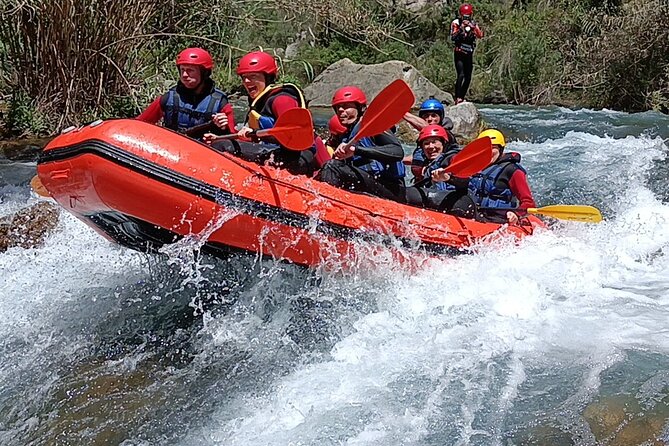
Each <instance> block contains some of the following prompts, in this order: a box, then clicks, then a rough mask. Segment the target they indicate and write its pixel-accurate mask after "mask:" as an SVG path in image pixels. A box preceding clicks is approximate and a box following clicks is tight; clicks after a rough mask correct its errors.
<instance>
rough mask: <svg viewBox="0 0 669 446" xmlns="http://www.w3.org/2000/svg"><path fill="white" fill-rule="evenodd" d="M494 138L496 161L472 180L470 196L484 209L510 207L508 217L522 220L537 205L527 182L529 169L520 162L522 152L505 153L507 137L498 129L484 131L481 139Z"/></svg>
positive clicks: (507, 212) (511, 221)
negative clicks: (526, 210) (527, 210)
mask: <svg viewBox="0 0 669 446" xmlns="http://www.w3.org/2000/svg"><path fill="white" fill-rule="evenodd" d="M484 137H488V138H490V140H491V142H492V160H491V162H490V164H489V165H488V167H486V168H485V169H483V170H482V171H481V172H479V173H477V174H476V175H474V176H472V177H471V179H470V180H469V195H470V196H471V197H472V198H473V199H474V202H475V203H476V204H477V206H479V208H480V209H481V210H484V211H489V210H492V211H495V210H502V211H504V210H507V209H508V211H506V213H505V216H506V220H507V221H508V222H509V223H511V224H516V223H518V220H519V216H524V215H525V214H526V212H525V209H527V208H533V207H536V204H535V202H534V198H533V197H532V191H531V190H530V186H529V184H528V183H527V172H526V171H525V169H524V168H523V167H522V166H521V165H520V154H519V153H516V152H508V153H504V150H505V148H506V139H505V138H504V134H503V133H502V132H500V131H499V130H497V129H488V130H484V131H483V132H481V133H480V134H479V135H478V137H477V138H484Z"/></svg>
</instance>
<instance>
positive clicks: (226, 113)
mask: <svg viewBox="0 0 669 446" xmlns="http://www.w3.org/2000/svg"><path fill="white" fill-rule="evenodd" d="M176 66H177V68H178V70H179V81H178V82H177V85H175V86H174V87H172V88H171V89H170V90H169V91H168V92H167V93H165V94H163V95H162V96H159V97H157V98H156V99H155V100H154V101H153V102H152V103H151V104H150V105H149V106H148V107H147V108H146V110H144V111H143V112H142V113H141V114H140V115H139V116H138V117H137V118H136V119H138V120H140V121H144V122H149V123H151V124H156V123H157V122H158V121H160V119H161V118H162V120H163V124H164V125H165V127H167V128H169V129H172V130H176V131H179V132H183V133H186V134H187V135H188V136H191V137H193V138H195V139H202V137H203V135H204V134H205V133H206V132H213V131H216V132H217V134H225V133H233V132H234V131H235V117H234V114H233V111H232V106H231V105H230V104H229V103H228V98H227V96H226V94H225V93H223V92H222V91H221V90H219V89H217V88H216V86H215V85H214V81H213V80H212V79H211V70H212V69H213V68H214V61H213V59H212V58H211V55H210V54H209V53H208V52H207V51H205V50H203V49H202V48H186V49H185V50H183V51H182V52H181V53H179V55H178V56H177V59H176ZM207 124H210V125H208V126H207Z"/></svg>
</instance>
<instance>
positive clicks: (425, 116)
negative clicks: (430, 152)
mask: <svg viewBox="0 0 669 446" xmlns="http://www.w3.org/2000/svg"><path fill="white" fill-rule="evenodd" d="M404 120H405V121H407V122H408V123H409V124H411V125H412V126H413V127H414V128H415V129H416V130H423V129H424V128H425V127H427V126H428V125H440V126H442V127H443V128H444V130H445V133H446V141H445V149H446V151H449V150H453V149H455V150H457V149H459V147H458V146H457V141H456V140H455V135H453V133H452V132H451V130H452V129H453V121H451V119H450V118H449V117H447V116H446V110H445V109H444V106H443V104H442V103H441V102H440V101H439V100H437V99H435V98H434V97H433V96H430V98H429V99H428V100H426V101H424V102H423V103H422V104H421V105H420V108H419V109H418V116H415V115H412V114H411V113H407V114H406V115H405V116H404ZM407 158H408V157H407ZM426 161H427V160H426V158H425V153H424V152H423V149H422V148H421V147H420V145H418V146H417V147H416V149H414V151H413V155H412V157H411V171H412V172H413V174H414V181H420V180H422V177H423V175H422V172H423V168H424V167H425V163H426Z"/></svg>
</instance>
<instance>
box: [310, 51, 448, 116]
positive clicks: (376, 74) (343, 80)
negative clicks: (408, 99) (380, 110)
mask: <svg viewBox="0 0 669 446" xmlns="http://www.w3.org/2000/svg"><path fill="white" fill-rule="evenodd" d="M395 79H404V80H405V81H406V83H407V84H409V86H410V87H411V89H412V90H413V92H414V94H415V95H416V103H415V106H416V107H417V106H418V105H420V103H421V102H422V101H424V100H425V99H427V98H429V97H430V96H434V97H435V98H437V99H439V100H441V101H445V102H446V103H447V104H452V103H453V96H451V95H450V94H449V93H446V92H445V91H443V90H441V89H439V87H437V86H436V85H434V84H433V83H432V82H430V80H429V79H427V78H426V77H425V76H423V75H422V74H421V73H420V72H419V71H418V70H417V69H416V68H415V67H413V66H412V65H410V64H408V63H406V62H402V61H398V60H391V61H389V62H384V63H380V64H373V65H363V64H356V63H353V62H351V60H350V59H342V60H340V61H338V62H335V63H334V64H332V65H330V66H329V67H328V68H326V69H325V71H323V72H322V73H321V74H319V75H318V76H317V77H316V79H314V81H313V82H312V83H311V85H309V86H307V87H306V88H305V89H304V93H305V95H306V97H307V100H309V101H310V102H309V103H310V105H311V106H314V107H329V106H330V102H331V100H332V95H333V93H334V92H335V90H337V89H338V88H340V87H342V86H344V85H356V86H358V87H360V88H361V89H362V90H363V91H364V92H365V94H366V95H367V97H368V98H369V99H370V100H371V98H373V97H374V96H376V94H377V93H378V92H379V91H381V89H383V88H384V87H385V86H386V85H388V84H389V83H391V82H392V81H394V80H395Z"/></svg>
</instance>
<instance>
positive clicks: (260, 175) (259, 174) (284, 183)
mask: <svg viewBox="0 0 669 446" xmlns="http://www.w3.org/2000/svg"><path fill="white" fill-rule="evenodd" d="M212 149H213V148H212ZM213 150H216V149H213ZM216 152H217V153H220V154H221V155H223V156H224V157H226V158H227V159H228V160H230V161H232V162H233V163H235V164H236V165H238V166H239V167H241V168H242V169H244V170H246V171H247V172H249V173H251V174H252V175H254V176H255V177H257V178H260V179H264V180H267V181H273V182H275V183H277V184H280V185H282V186H284V187H287V188H291V189H293V190H295V191H300V192H303V193H307V194H311V195H314V196H316V194H315V193H314V191H313V190H309V189H307V188H305V187H302V186H297V185H295V184H292V183H289V182H287V181H284V180H281V179H279V178H273V177H271V176H269V175H266V174H264V173H262V172H260V171H257V170H255V169H253V168H251V167H249V166H248V165H246V164H245V163H244V162H240V161H239V160H238V159H237V157H235V156H234V155H232V154H231V153H228V152H222V151H218V150H216ZM322 196H323V197H325V198H327V199H328V200H331V201H333V202H336V203H338V204H340V205H343V206H345V207H349V208H353V209H356V210H358V211H361V212H363V213H366V214H368V215H371V216H373V217H383V218H387V219H388V220H391V221H394V222H396V223H400V224H402V223H404V221H403V220H401V219H399V218H396V217H392V216H388V215H383V214H377V213H375V212H371V211H370V210H369V209H366V208H364V207H361V206H357V205H355V204H351V203H349V202H346V201H343V200H340V199H338V198H335V197H331V196H329V195H322ZM451 216H452V217H453V218H455V219H456V221H457V222H458V223H459V224H460V226H461V227H462V228H463V230H464V231H466V232H467V236H466V237H465V236H464V234H463V233H462V232H453V231H451V230H448V229H446V230H444V229H443V228H441V227H439V228H435V227H433V226H427V225H424V224H421V223H418V224H417V225H418V226H419V227H421V228H423V229H428V230H433V231H442V232H445V233H446V234H449V235H452V236H454V237H457V238H463V237H464V238H469V237H471V235H472V234H471V232H470V231H469V230H468V229H467V226H466V225H465V224H464V222H463V221H462V219H461V218H460V217H457V216H455V215H451ZM529 234H531V232H530V233H529Z"/></svg>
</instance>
